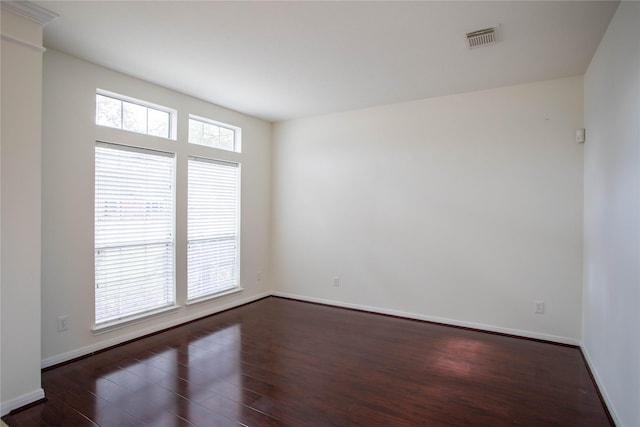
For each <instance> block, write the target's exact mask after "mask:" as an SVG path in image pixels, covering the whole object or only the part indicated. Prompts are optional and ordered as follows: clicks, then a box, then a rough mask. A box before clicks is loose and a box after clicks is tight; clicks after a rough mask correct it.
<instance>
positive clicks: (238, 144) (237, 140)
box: [187, 114, 242, 153]
mask: <svg viewBox="0 0 640 427" xmlns="http://www.w3.org/2000/svg"><path fill="white" fill-rule="evenodd" d="M192 120H193V121H196V122H200V123H202V124H205V125H213V126H217V127H219V128H222V129H228V130H231V131H233V149H232V150H228V149H226V148H223V147H216V146H213V145H206V144H200V143H199V142H193V141H191V132H190V129H191V121H192ZM187 142H188V143H189V144H192V145H198V146H201V147H208V148H214V149H216V150H222V151H227V152H230V153H242V129H241V128H240V127H238V126H234V125H230V124H228V123H223V122H219V121H217V120H213V119H209V118H207V117H202V116H198V115H196V114H189V117H188V120H187Z"/></svg>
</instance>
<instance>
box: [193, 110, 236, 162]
mask: <svg viewBox="0 0 640 427" xmlns="http://www.w3.org/2000/svg"><path fill="white" fill-rule="evenodd" d="M189 142H190V143H191V144H198V145H205V146H207V147H213V148H218V149H220V150H227V151H235V152H237V153H239V152H240V128H238V127H235V126H231V125H227V124H224V123H220V122H216V121H214V120H209V119H205V118H203V117H198V116H194V115H191V114H190V115H189Z"/></svg>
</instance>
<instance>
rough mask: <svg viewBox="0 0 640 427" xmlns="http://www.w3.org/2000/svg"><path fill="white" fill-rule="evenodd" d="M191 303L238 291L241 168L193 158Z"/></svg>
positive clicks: (190, 247) (191, 168)
mask: <svg viewBox="0 0 640 427" xmlns="http://www.w3.org/2000/svg"><path fill="white" fill-rule="evenodd" d="M188 163H189V184H188V186H189V194H188V208H187V209H188V214H187V218H188V231H187V234H188V250H187V264H188V279H187V299H188V300H189V301H193V300H196V299H200V298H204V297H208V296H211V295H214V294H217V293H220V292H224V291H226V290H230V289H234V288H237V287H238V276H239V275H238V265H239V238H238V237H239V226H238V220H239V189H240V166H239V165H238V164H237V163H228V162H221V161H215V160H209V159H202V158H197V157H190V158H189V162H188Z"/></svg>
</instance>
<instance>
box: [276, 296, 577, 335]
mask: <svg viewBox="0 0 640 427" xmlns="http://www.w3.org/2000/svg"><path fill="white" fill-rule="evenodd" d="M271 295H273V296H276V297H283V298H291V299H296V300H300V301H307V302H315V303H319V304H326V305H332V306H335V307H342V308H351V309H355V310H361V311H370V312H372V313H379V314H388V315H391V316H398V317H406V318H408V319H415V320H424V321H427V322H434V323H442V324H444V325H450V326H461V327H464V328H472V329H480V330H483V331H488V332H498V333H501V334H507V335H516V336H519V337H524V338H533V339H538V340H544V341H551V342H556V343H560V344H568V345H575V346H579V345H580V341H579V340H577V339H575V338H569V337H561V336H557V335H548V334H541V333H538V332H530V331H523V330H520V329H510V328H503V327H500V326H493V325H485V324H482V323H474V322H465V321H461V320H454V319H447V318H444V317H436V316H427V315H424V314H418V313H411V312H407V311H399V310H390V309H386V308H380V307H371V306H367V305H360V304H351V303H347V302H342V301H334V300H327V299H322V298H314V297H307V296H303V295H296V294H290V293H286V292H272V293H271Z"/></svg>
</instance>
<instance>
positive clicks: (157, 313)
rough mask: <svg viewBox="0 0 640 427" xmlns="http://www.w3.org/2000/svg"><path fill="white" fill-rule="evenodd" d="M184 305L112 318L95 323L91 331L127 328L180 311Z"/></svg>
mask: <svg viewBox="0 0 640 427" xmlns="http://www.w3.org/2000/svg"><path fill="white" fill-rule="evenodd" d="M181 307H182V306H181V305H176V304H174V305H170V306H168V307H162V308H159V309H157V310H152V311H147V312H144V313H140V314H137V315H135V316H130V317H127V318H125V319H123V320H112V321H110V322H105V323H100V324H98V325H95V324H94V325H93V327H92V328H91V332H92V333H93V335H100V334H104V333H107V332H111V331H115V330H117V329H122V328H126V327H127V326H131V325H135V324H137V323H142V322H144V321H146V320H148V319H152V318H154V317H161V316H166V315H168V314H171V313H174V312H176V311H178V310H179V309H180V308H181Z"/></svg>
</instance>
